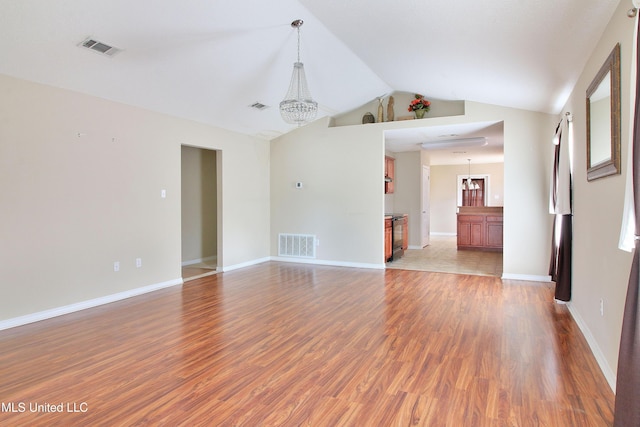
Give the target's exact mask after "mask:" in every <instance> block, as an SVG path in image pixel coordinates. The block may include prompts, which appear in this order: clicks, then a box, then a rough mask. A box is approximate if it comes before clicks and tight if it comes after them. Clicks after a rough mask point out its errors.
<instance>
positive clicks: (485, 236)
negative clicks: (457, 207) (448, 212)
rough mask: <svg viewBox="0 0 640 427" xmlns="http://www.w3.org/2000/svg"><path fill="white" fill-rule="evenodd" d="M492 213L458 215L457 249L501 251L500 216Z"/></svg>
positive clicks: (480, 212) (479, 212)
mask: <svg viewBox="0 0 640 427" xmlns="http://www.w3.org/2000/svg"><path fill="white" fill-rule="evenodd" d="M485 210H488V209H485ZM492 213H493V212H489V213H487V212H482V211H480V210H479V211H478V212H477V213H464V214H463V213H459V214H458V229H457V232H458V249H480V250H493V251H502V231H503V230H502V229H503V227H502V224H503V222H502V215H496V214H492Z"/></svg>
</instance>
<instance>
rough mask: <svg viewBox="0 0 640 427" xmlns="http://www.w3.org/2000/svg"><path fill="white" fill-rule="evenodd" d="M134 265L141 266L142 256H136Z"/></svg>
mask: <svg viewBox="0 0 640 427" xmlns="http://www.w3.org/2000/svg"><path fill="white" fill-rule="evenodd" d="M136 267H137V268H140V267H142V258H136Z"/></svg>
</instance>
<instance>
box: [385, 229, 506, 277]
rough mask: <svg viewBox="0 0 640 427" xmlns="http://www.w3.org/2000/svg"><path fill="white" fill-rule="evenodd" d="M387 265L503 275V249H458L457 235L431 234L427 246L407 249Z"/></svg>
mask: <svg viewBox="0 0 640 427" xmlns="http://www.w3.org/2000/svg"><path fill="white" fill-rule="evenodd" d="M387 268H395V269H401V270H419V271H434V272H439V273H459V274H475V275H480V276H497V277H501V276H502V252H485V251H468V250H463V251H459V250H458V249H457V240H456V236H433V235H432V236H431V244H430V245H429V246H427V247H426V248H424V249H408V250H406V251H405V252H404V256H403V257H402V258H400V259H398V260H395V261H392V262H388V263H387Z"/></svg>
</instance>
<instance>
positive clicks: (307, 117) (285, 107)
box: [280, 19, 318, 126]
mask: <svg viewBox="0 0 640 427" xmlns="http://www.w3.org/2000/svg"><path fill="white" fill-rule="evenodd" d="M302 24H303V21H302V20H301V19H296V20H295V21H293V22H292V23H291V27H293V28H296V29H297V30H298V61H297V62H295V63H294V64H293V74H292V76H291V83H290V84H289V90H288V91H287V94H286V95H285V97H284V100H283V101H282V102H281V103H280V114H281V115H282V118H283V119H284V121H285V122H287V123H291V124H297V125H298V126H302V125H303V124H305V123H307V122H310V121H312V120H314V119H315V118H316V114H317V113H318V103H317V102H315V101H314V100H313V99H311V93H310V92H309V88H308V87H307V78H306V77H305V75H304V65H303V64H302V62H300V27H301V26H302Z"/></svg>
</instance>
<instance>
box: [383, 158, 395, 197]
mask: <svg viewBox="0 0 640 427" xmlns="http://www.w3.org/2000/svg"><path fill="white" fill-rule="evenodd" d="M395 168H396V159H394V158H393V157H389V156H385V157H384V194H390V193H393V181H394V179H395Z"/></svg>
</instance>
